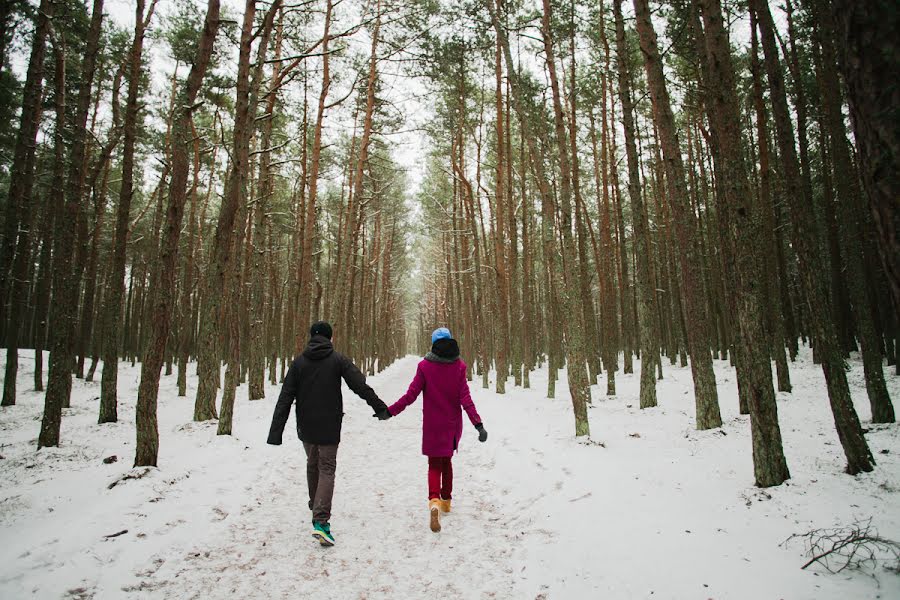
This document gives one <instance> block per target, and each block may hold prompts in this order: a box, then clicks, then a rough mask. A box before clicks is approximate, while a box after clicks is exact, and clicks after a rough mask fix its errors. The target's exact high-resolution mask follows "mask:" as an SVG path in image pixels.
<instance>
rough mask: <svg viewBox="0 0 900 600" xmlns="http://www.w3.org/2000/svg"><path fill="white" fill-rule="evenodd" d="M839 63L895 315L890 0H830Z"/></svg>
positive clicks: (898, 291) (895, 22)
mask: <svg viewBox="0 0 900 600" xmlns="http://www.w3.org/2000/svg"><path fill="white" fill-rule="evenodd" d="M831 10H832V14H833V16H834V19H835V22H836V23H837V27H836V39H837V41H838V44H839V47H840V49H841V60H840V61H839V67H840V69H841V71H842V73H843V75H844V81H845V82H846V84H847V100H848V102H849V104H850V120H851V122H852V124H853V133H854V137H855V138H856V143H857V149H858V152H859V163H860V170H861V171H862V180H863V187H864V189H865V190H866V195H867V196H868V201H869V210H870V211H871V213H872V220H873V221H874V222H875V230H876V231H877V232H878V252H879V254H880V256H881V262H882V264H883V266H884V271H885V273H886V275H887V280H888V284H889V288H890V290H891V297H892V299H893V301H894V314H897V313H900V203H898V202H897V198H900V119H898V118H897V104H898V99H897V86H896V84H895V83H894V81H893V78H894V77H896V74H897V73H898V72H900V39H898V36H897V31H900V11H898V10H897V5H896V2H894V1H893V0H875V1H872V2H853V1H852V0H832V1H831Z"/></svg>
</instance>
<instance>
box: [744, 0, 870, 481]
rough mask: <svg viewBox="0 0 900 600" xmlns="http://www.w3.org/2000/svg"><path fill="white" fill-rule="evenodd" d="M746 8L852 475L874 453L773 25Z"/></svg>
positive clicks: (759, 2)
mask: <svg viewBox="0 0 900 600" xmlns="http://www.w3.org/2000/svg"><path fill="white" fill-rule="evenodd" d="M750 6H751V10H754V11H755V13H756V21H757V26H758V28H759V33H760V38H761V40H762V46H763V54H764V56H765V67H766V74H767V76H768V81H769V87H770V90H771V97H772V108H773V114H774V117H775V132H776V138H777V141H778V149H779V153H780V158H781V162H782V166H783V169H784V171H783V174H784V185H785V188H786V192H787V197H788V200H789V202H790V207H791V215H792V217H793V224H794V228H793V232H794V244H793V245H794V249H795V250H796V253H797V259H798V261H799V271H800V280H801V282H802V284H803V289H804V292H805V294H806V298H807V301H808V310H809V325H810V326H811V330H812V333H813V335H814V337H815V340H816V350H817V353H818V355H819V357H820V359H821V361H822V371H823V372H824V374H825V382H826V384H827V386H828V398H829V401H830V402H831V411H832V413H833V414H834V422H835V427H836V428H837V432H838V438H839V439H840V441H841V445H842V446H843V449H844V454H845V455H846V457H847V472H848V473H850V474H851V475H855V474H856V473H859V472H860V471H871V470H872V468H873V466H874V465H875V459H874V457H873V456H872V452H871V451H870V450H869V446H868V444H867V443H866V439H865V437H863V431H862V427H861V426H860V423H859V417H858V416H857V415H856V410H855V409H854V408H853V402H852V399H851V397H850V387H849V385H848V383H847V373H846V371H845V365H844V359H843V353H842V350H841V346H840V342H839V341H838V336H837V331H836V328H835V325H834V321H833V320H832V319H831V318H830V316H831V314H832V312H831V299H830V298H829V295H828V292H827V289H828V288H827V283H826V281H825V279H824V275H823V274H822V271H821V269H820V266H819V263H820V258H819V252H818V248H819V244H818V239H819V233H818V231H817V228H816V219H815V215H814V214H813V207H812V198H809V197H806V195H805V194H804V193H803V192H802V190H801V189H800V185H799V182H800V169H799V167H798V165H797V151H796V148H795V147H794V132H793V128H792V126H791V120H790V113H789V111H788V105H787V98H786V96H785V91H784V75H783V73H782V69H781V65H780V61H779V59H778V49H777V47H776V45H775V26H774V24H773V23H772V15H771V13H770V12H769V6H768V4H766V3H765V2H764V1H763V0H751V4H750Z"/></svg>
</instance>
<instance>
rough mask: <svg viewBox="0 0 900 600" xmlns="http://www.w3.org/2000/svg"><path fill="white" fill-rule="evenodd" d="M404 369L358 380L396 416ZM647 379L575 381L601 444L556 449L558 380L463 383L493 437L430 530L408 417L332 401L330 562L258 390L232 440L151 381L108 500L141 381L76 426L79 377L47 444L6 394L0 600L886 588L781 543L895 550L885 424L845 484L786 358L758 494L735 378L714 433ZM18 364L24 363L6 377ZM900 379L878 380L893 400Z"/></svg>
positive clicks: (896, 524) (670, 372)
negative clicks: (58, 432)
mask: <svg viewBox="0 0 900 600" xmlns="http://www.w3.org/2000/svg"><path fill="white" fill-rule="evenodd" d="M415 363H416V359H414V358H407V359H404V360H402V361H399V362H398V363H396V364H394V365H392V366H391V367H390V368H388V369H387V370H386V371H385V372H384V373H381V374H379V375H377V376H374V377H371V378H370V383H371V384H372V385H373V387H374V388H375V389H376V391H378V393H379V394H380V395H381V396H382V397H383V398H384V400H385V401H387V402H392V401H394V400H395V399H396V398H397V397H399V395H400V394H401V393H402V392H403V391H404V390H405V388H406V385H407V384H408V382H409V380H410V379H411V377H412V374H413V372H414V368H415ZM852 366H853V370H852V371H851V373H850V381H851V384H852V385H853V386H854V398H855V400H856V401H857V408H858V411H859V413H860V417H861V418H862V419H863V420H864V421H866V420H868V418H869V412H868V406H867V402H866V399H865V394H864V387H863V381H862V379H861V377H862V374H861V366H860V365H859V363H858V362H854V363H853V365H852ZM665 367H666V373H665V375H666V379H665V380H664V381H663V382H661V383H660V386H659V399H660V404H661V406H660V407H659V408H657V409H653V410H647V411H640V410H638V409H637V408H636V406H637V399H636V398H637V385H638V381H637V376H635V375H628V376H623V375H621V374H620V376H619V378H618V383H619V395H618V396H617V397H616V398H609V399H607V398H606V397H605V396H603V395H602V392H603V391H605V382H602V383H604V385H601V386H600V387H595V388H594V406H593V407H592V408H591V409H590V418H591V427H592V437H593V439H594V440H598V441H601V442H602V443H603V445H599V444H580V443H577V442H575V441H574V440H573V439H572V437H571V430H572V417H571V407H570V404H569V398H568V394H567V392H566V387H565V379H564V378H563V380H562V381H560V382H559V383H558V384H557V394H558V397H557V399H554V400H547V399H546V398H544V397H543V396H544V391H545V385H546V373H544V372H542V373H536V374H535V375H534V376H533V386H534V388H533V389H532V390H522V389H517V388H512V386H510V392H509V393H508V394H507V395H506V396H505V397H499V396H497V395H495V394H494V393H492V392H490V391H487V390H482V389H481V388H480V384H479V383H478V382H475V383H474V384H473V386H472V391H473V396H474V400H475V402H476V404H477V406H478V409H479V412H480V413H481V414H482V416H483V418H484V420H485V425H486V427H487V429H488V431H489V433H490V438H489V440H488V442H487V443H486V444H479V443H478V442H477V439H476V434H475V431H474V429H472V428H471V427H470V426H468V425H467V427H466V430H465V433H464V435H463V440H462V442H461V445H460V453H459V454H458V455H457V457H456V458H455V459H454V468H455V473H456V477H455V489H454V510H453V512H452V513H451V514H450V515H448V516H445V517H444V518H443V525H444V529H443V531H442V532H441V533H440V534H433V533H431V532H430V531H429V530H428V526H427V510H426V496H427V494H426V484H425V469H426V464H425V459H424V457H422V456H421V454H420V452H419V449H420V435H421V434H420V431H421V429H420V427H421V411H420V410H417V408H419V407H420V406H421V405H420V404H417V405H416V406H413V407H412V409H411V410H408V411H406V412H405V413H403V414H402V415H400V416H399V417H397V418H395V419H391V420H390V421H387V422H379V421H377V420H376V419H373V418H372V417H371V416H370V411H369V410H368V407H367V406H366V405H365V404H364V403H363V402H362V401H361V400H359V399H357V398H356V397H355V396H353V395H352V394H350V393H349V392H347V393H346V395H345V409H346V413H347V415H346V417H345V421H344V434H343V442H342V444H341V448H340V451H339V456H338V475H337V489H336V493H335V502H334V510H333V512H334V515H333V517H332V526H333V531H334V532H335V535H336V537H337V542H338V544H337V546H336V547H334V548H330V549H324V548H321V547H319V546H318V544H317V543H316V542H315V541H314V540H313V539H312V538H311V536H310V535H309V518H310V517H309V511H308V509H307V507H306V500H307V495H306V482H305V473H304V468H305V459H304V456H303V450H302V446H301V445H300V443H299V441H298V440H297V439H296V436H295V435H293V416H292V417H291V421H289V424H288V429H287V430H286V432H285V436H284V439H285V443H284V445H283V446H280V447H273V446H267V445H266V444H265V437H266V432H267V430H268V426H269V421H270V418H271V413H272V407H273V404H274V401H275V398H276V397H277V393H278V387H277V386H270V387H268V388H267V394H266V399H265V400H263V401H259V402H248V401H246V399H245V397H244V394H245V391H244V388H242V389H241V391H240V393H239V401H238V404H237V406H236V414H235V431H234V433H235V435H234V436H232V437H223V436H216V435H215V425H214V424H195V423H191V422H190V417H191V414H192V398H193V391H194V387H193V386H194V385H195V380H193V379H192V378H189V391H188V398H177V397H176V395H175V391H174V385H175V378H174V376H172V377H164V378H163V384H162V388H161V393H160V409H159V414H160V435H161V446H160V448H161V453H160V466H161V468H160V469H159V470H151V471H150V472H148V473H147V474H146V475H145V476H143V477H142V478H139V479H134V480H126V481H121V482H120V483H118V484H117V485H115V486H114V487H113V488H112V489H109V485H110V484H112V483H114V482H117V481H120V479H121V477H123V476H125V475H128V474H138V473H141V472H142V471H139V470H132V469H130V468H129V467H130V465H131V460H132V457H133V449H134V440H133V425H132V422H133V418H134V406H133V404H134V395H135V392H134V390H136V388H137V383H138V377H139V368H132V367H130V366H127V365H124V364H123V367H122V369H121V371H120V385H121V386H122V388H121V389H122V390H125V391H126V393H123V394H121V396H120V402H121V404H120V415H119V416H120V422H119V423H117V424H113V425H105V426H97V425H96V424H95V422H96V412H97V404H98V400H97V396H98V395H99V384H96V383H95V384H85V383H83V382H81V381H76V383H75V392H74V395H73V408H72V409H69V410H67V411H66V414H65V417H64V420H63V432H62V433H63V435H62V437H63V446H62V447H60V448H58V449H50V450H49V451H48V450H43V451H41V452H38V453H36V452H34V441H35V438H36V436H37V432H38V429H39V426H40V411H41V406H42V402H43V395H42V394H36V393H31V392H27V393H24V394H22V396H23V397H22V401H21V402H20V404H19V405H18V406H16V407H11V408H4V409H3V410H2V411H0V440H2V442H0V455H2V457H3V458H2V460H0V539H2V540H4V542H5V543H3V544H0V598H25V597H28V598H31V597H34V598H121V597H127V598H198V599H199V598H202V599H208V598H305V597H317V598H335V599H344V598H348V599H362V598H366V599H376V598H384V599H388V598H391V599H393V598H400V599H405V598H409V599H419V598H504V599H505V598H510V599H519V598H527V599H531V598H540V599H549V598H560V599H569V598H576V599H578V598H717V599H721V598H747V599H750V598H753V599H755V598H809V599H813V598H815V599H828V598H835V599H837V598H851V597H852V598H878V597H881V598H897V597H900V577H897V576H896V575H893V574H890V573H888V572H886V571H884V570H883V569H881V568H879V569H877V570H876V571H875V574H876V576H877V578H873V577H869V576H867V575H865V574H858V573H845V574H842V575H840V576H833V575H828V574H826V573H825V572H824V571H822V570H821V569H818V570H815V569H810V570H807V571H801V570H800V568H799V567H800V565H801V564H803V562H805V558H804V556H803V548H802V547H801V546H799V545H788V546H779V544H781V542H783V541H784V540H785V538H787V537H788V536H789V535H791V534H793V533H804V532H806V531H808V530H810V529H813V528H818V527H833V526H836V525H846V524H849V523H852V522H853V521H854V520H856V519H860V518H868V517H873V518H874V520H873V522H874V524H875V525H877V527H878V528H879V531H880V533H881V534H882V535H884V536H886V537H889V538H893V539H900V427H898V426H897V425H892V426H887V427H885V426H878V427H873V428H872V431H871V432H870V433H869V434H868V435H867V438H868V440H869V443H870V445H871V448H872V450H873V452H874V453H875V455H876V457H877V459H878V468H877V469H876V470H875V471H874V472H873V473H871V474H865V475H861V476H859V477H855V478H854V477H849V476H847V475H844V474H843V473H842V472H841V469H842V467H843V459H842V456H841V452H840V446H839V444H838V441H837V436H836V434H835V433H834V427H833V424H832V423H831V417H830V414H829V411H828V408H827V398H826V397H825V395H824V385H823V384H822V381H821V371H819V370H818V368H817V367H815V366H814V365H812V364H810V363H809V362H808V356H807V355H806V354H804V355H803V357H801V360H800V361H799V362H798V363H796V364H795V365H792V367H793V371H792V377H793V381H794V384H795V392H794V394H793V395H785V394H780V395H779V410H780V417H781V422H782V431H783V435H784V438H785V451H786V454H787V459H788V463H789V466H790V468H791V471H792V475H793V478H792V479H791V480H790V481H789V482H788V483H787V484H786V485H783V486H779V487H778V488H775V489H770V490H767V491H762V490H758V489H756V488H754V487H753V486H752V462H751V457H750V440H749V424H748V421H747V418H746V417H743V416H740V415H738V414H737V410H736V405H737V401H736V390H735V384H734V372H733V370H732V369H731V368H729V367H728V366H727V364H724V363H721V362H719V361H717V363H716V368H717V375H718V381H719V392H720V403H721V405H722V412H723V418H724V421H725V424H724V426H723V427H722V429H721V430H715V431H708V432H697V431H695V430H694V429H693V423H692V418H691V415H692V413H693V398H692V395H691V393H690V392H691V388H690V381H691V380H690V371H689V370H688V369H681V368H674V367H669V366H668V364H666V365H665ZM31 368H32V367H31V361H30V360H29V359H28V358H25V357H23V358H22V360H21V365H20V371H19V372H20V381H19V385H20V387H26V386H28V383H29V382H30V381H31V377H32V372H31ZM636 370H637V366H636ZM191 374H193V371H191ZM898 383H900V381H898V378H897V377H894V376H891V377H890V378H889V385H890V386H891V390H892V395H893V398H894V399H895V403H896V400H897V399H898V397H900V385H898ZM420 402H421V400H420ZM113 454H115V455H117V456H118V461H117V462H115V463H112V464H104V463H103V461H102V459H103V458H105V457H108V456H111V455H113ZM124 530H127V532H125V533H121V534H120V535H116V536H114V537H108V538H107V537H106V536H109V535H111V534H118V533H120V532H122V531H124Z"/></svg>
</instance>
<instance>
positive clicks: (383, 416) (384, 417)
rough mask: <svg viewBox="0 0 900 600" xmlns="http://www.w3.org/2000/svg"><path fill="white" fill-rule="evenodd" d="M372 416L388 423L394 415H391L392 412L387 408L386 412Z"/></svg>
mask: <svg viewBox="0 0 900 600" xmlns="http://www.w3.org/2000/svg"><path fill="white" fill-rule="evenodd" d="M372 416H373V417H378V420H380V421H387V420H388V419H390V418H391V417H392V416H393V415H391V413H390V411H389V410H388V409H386V408H385V409H384V410H380V411H378V412H377V413H375V414H374V415H372Z"/></svg>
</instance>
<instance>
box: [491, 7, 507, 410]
mask: <svg viewBox="0 0 900 600" xmlns="http://www.w3.org/2000/svg"><path fill="white" fill-rule="evenodd" d="M496 3H497V9H498V10H499V11H500V12H501V13H502V12H503V0H496ZM509 68H511V66H510V65H507V69H509ZM494 75H495V85H496V90H495V97H496V107H497V120H496V128H497V129H496V130H497V146H496V152H497V173H496V177H497V179H496V187H495V194H494V196H495V199H494V210H493V211H492V213H493V216H494V217H495V227H494V230H493V232H492V236H491V237H493V241H494V272H495V273H496V281H497V287H496V298H497V314H495V315H494V319H493V321H494V325H495V329H494V331H495V337H494V340H495V344H496V346H495V352H494V361H495V364H496V367H497V381H496V392H497V393H498V394H505V393H506V378H507V376H508V375H509V356H508V349H509V334H510V330H509V283H508V282H507V278H506V275H507V273H506V264H507V261H506V254H507V252H506V234H507V232H506V226H505V219H506V216H507V215H506V208H505V206H506V203H507V202H509V201H510V200H509V199H508V197H507V196H509V195H510V193H509V192H510V190H509V187H510V186H509V183H510V182H509V181H507V180H506V174H507V170H506V161H507V160H509V157H508V156H506V134H505V133H504V126H505V124H506V119H505V118H504V116H503V112H504V106H503V104H504V103H503V51H502V48H501V46H500V39H499V38H498V39H497V43H496V49H495V53H494Z"/></svg>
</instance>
